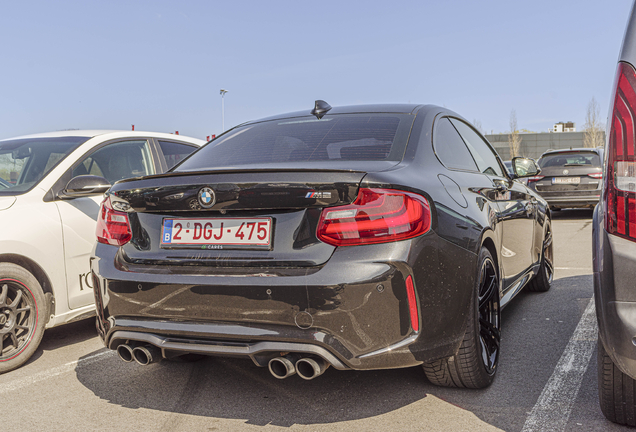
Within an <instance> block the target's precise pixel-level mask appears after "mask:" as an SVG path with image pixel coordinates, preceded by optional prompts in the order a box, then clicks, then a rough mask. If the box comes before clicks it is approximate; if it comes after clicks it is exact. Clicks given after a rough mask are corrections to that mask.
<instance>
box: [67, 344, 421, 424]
mask: <svg viewBox="0 0 636 432" xmlns="http://www.w3.org/2000/svg"><path fill="white" fill-rule="evenodd" d="M90 355H92V354H89V355H88V356H90ZM88 356H86V357H88ZM76 373H77V377H78V379H79V381H80V382H81V383H82V384H83V385H84V386H86V387H87V388H88V389H90V390H91V391H93V392H94V393H95V395H97V396H98V397H100V398H102V399H105V400H108V401H109V402H110V403H112V404H116V405H120V406H123V407H126V408H131V409H137V408H147V409H151V410H158V411H167V412H173V413H180V414H188V415H194V416H205V417H214V418H223V419H237V420H245V421H246V423H247V424H252V425H259V426H265V425H269V424H271V425H276V426H284V427H290V426H293V425H295V424H301V425H311V424H318V423H320V424H324V423H336V422H342V421H348V420H356V419H363V418H370V417H374V416H378V415H381V414H384V413H387V412H391V411H394V410H397V409H399V408H402V407H404V406H406V405H409V404H411V403H414V402H416V401H418V400H421V399H423V398H425V397H426V396H427V391H426V387H427V385H428V386H430V384H428V381H427V380H426V378H425V376H424V372H423V371H422V369H421V368H419V367H415V368H408V369H396V370H385V371H364V372H358V371H337V370H334V369H333V368H329V369H328V370H327V371H326V372H325V373H324V374H323V375H322V376H321V377H319V378H317V379H315V380H312V381H305V380H302V379H301V378H300V377H298V376H297V375H294V376H292V377H290V378H287V379H285V380H278V379H276V378H274V377H272V376H271V375H270V373H269V372H268V370H267V368H259V367H257V366H255V365H254V364H253V363H252V362H251V360H245V359H229V358H214V357H206V358H205V359H203V360H201V361H198V362H194V363H171V362H167V361H163V362H161V363H155V364H152V365H148V366H139V365H137V364H135V363H128V364H125V363H123V362H122V361H121V360H119V359H118V358H116V357H115V356H113V357H110V358H109V359H108V360H104V361H101V362H98V363H93V364H89V365H87V366H83V367H78V368H77V369H76Z"/></svg>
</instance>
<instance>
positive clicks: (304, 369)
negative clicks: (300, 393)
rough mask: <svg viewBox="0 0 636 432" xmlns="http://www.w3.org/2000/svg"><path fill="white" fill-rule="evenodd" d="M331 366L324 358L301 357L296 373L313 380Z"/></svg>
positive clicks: (297, 363)
mask: <svg viewBox="0 0 636 432" xmlns="http://www.w3.org/2000/svg"><path fill="white" fill-rule="evenodd" d="M327 368H329V363H327V362H326V361H324V360H323V359H313V358H301V359H300V360H298V361H297V362H296V373H297V374H298V376H299V377H301V378H302V379H305V380H312V379H314V378H316V377H317V376H320V375H322V374H323V373H325V371H326V370H327Z"/></svg>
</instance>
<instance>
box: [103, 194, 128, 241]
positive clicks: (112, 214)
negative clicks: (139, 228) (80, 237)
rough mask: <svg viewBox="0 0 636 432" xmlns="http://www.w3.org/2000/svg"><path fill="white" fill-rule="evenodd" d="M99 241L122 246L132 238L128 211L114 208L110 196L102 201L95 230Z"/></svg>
mask: <svg viewBox="0 0 636 432" xmlns="http://www.w3.org/2000/svg"><path fill="white" fill-rule="evenodd" d="M95 234H96V235H97V241H98V242H99V243H104V244H110V245H113V246H123V245H125V244H126V243H128V242H129V241H130V239H131V238H132V231H131V229H130V222H129V221H128V213H126V212H121V211H117V210H114V209H113V207H112V205H111V203H110V198H108V197H107V198H106V199H105V200H104V201H102V205H101V207H100V209H99V215H98V217H97V228H96V230H95Z"/></svg>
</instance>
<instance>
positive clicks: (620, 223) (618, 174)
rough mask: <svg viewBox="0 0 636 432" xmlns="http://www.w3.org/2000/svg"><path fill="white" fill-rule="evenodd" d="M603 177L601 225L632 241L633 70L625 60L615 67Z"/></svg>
mask: <svg viewBox="0 0 636 432" xmlns="http://www.w3.org/2000/svg"><path fill="white" fill-rule="evenodd" d="M615 90H616V92H615V94H614V106H613V110H612V115H611V117H610V121H611V129H610V132H609V137H608V138H609V142H608V144H609V145H608V150H607V152H608V158H607V166H606V177H605V195H604V197H605V198H604V199H605V209H606V217H605V229H606V230H607V232H608V233H610V234H614V235H617V236H620V237H623V238H626V239H628V240H631V241H636V169H635V168H636V156H635V154H636V136H635V131H636V124H635V123H634V116H635V115H636V72H635V71H634V68H633V67H632V66H631V65H629V64H627V63H619V64H618V69H617V71H616V82H615Z"/></svg>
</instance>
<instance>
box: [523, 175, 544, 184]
mask: <svg viewBox="0 0 636 432" xmlns="http://www.w3.org/2000/svg"><path fill="white" fill-rule="evenodd" d="M543 177H545V176H540V175H538V176H532V177H526V178H527V179H528V183H532V182H538V181H539V180H541V179H542V178H543Z"/></svg>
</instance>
